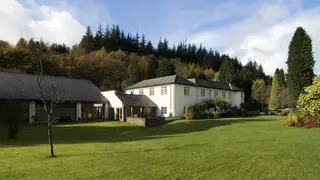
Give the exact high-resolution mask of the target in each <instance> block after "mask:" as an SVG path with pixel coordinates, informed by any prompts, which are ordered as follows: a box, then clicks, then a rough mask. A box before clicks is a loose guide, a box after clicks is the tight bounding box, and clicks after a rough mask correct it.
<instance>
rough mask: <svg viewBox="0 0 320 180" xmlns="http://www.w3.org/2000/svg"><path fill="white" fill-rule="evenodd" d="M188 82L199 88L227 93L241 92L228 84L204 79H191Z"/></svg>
mask: <svg viewBox="0 0 320 180" xmlns="http://www.w3.org/2000/svg"><path fill="white" fill-rule="evenodd" d="M188 80H189V81H191V82H193V83H195V84H197V85H198V86H200V87H206V88H213V89H221V90H227V91H242V89H240V88H238V87H237V86H235V85H232V84H230V83H224V82H218V81H213V80H204V79H198V78H192V79H188Z"/></svg>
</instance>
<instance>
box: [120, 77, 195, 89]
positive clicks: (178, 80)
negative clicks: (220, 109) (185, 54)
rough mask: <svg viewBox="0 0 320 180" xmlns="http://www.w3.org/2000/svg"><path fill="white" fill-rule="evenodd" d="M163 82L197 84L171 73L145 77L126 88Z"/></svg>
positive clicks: (161, 83) (155, 84)
mask: <svg viewBox="0 0 320 180" xmlns="http://www.w3.org/2000/svg"><path fill="white" fill-rule="evenodd" d="M165 84H182V85H189V86H197V85H196V84H194V83H193V82H190V81H188V80H187V79H185V78H183V77H181V76H179V75H172V76H165V77H159V78H154V79H146V80H143V81H141V82H138V83H137V84H134V85H132V86H130V87H127V88H126V89H136V88H142V87H150V86H157V85H165Z"/></svg>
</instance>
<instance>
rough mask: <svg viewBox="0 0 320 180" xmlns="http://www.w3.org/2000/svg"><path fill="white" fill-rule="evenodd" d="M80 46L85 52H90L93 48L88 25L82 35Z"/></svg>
mask: <svg viewBox="0 0 320 180" xmlns="http://www.w3.org/2000/svg"><path fill="white" fill-rule="evenodd" d="M80 46H81V47H82V48H83V49H85V51H86V52H87V53H90V52H92V51H93V50H94V39H93V35H92V31H91V28H90V26H88V27H87V31H86V34H85V35H84V36H83V37H82V40H81V42H80Z"/></svg>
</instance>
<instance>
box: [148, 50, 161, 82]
mask: <svg viewBox="0 0 320 180" xmlns="http://www.w3.org/2000/svg"><path fill="white" fill-rule="evenodd" d="M147 61H148V64H147V73H146V79H151V78H155V77H156V71H157V69H158V66H159V62H158V59H157V58H156V57H155V56H154V55H148V59H147Z"/></svg>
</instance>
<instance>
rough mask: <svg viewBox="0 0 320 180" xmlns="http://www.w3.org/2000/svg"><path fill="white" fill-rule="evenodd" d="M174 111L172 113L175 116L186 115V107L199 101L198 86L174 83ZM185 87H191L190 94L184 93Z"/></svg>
mask: <svg viewBox="0 0 320 180" xmlns="http://www.w3.org/2000/svg"><path fill="white" fill-rule="evenodd" d="M173 87H174V94H175V98H174V99H175V103H174V105H173V106H174V112H173V113H172V114H173V116H174V117H179V116H183V115H184V107H188V106H190V105H192V104H195V103H197V87H194V86H187V85H180V84H174V85H173ZM184 87H188V88H189V95H185V94H184Z"/></svg>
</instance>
